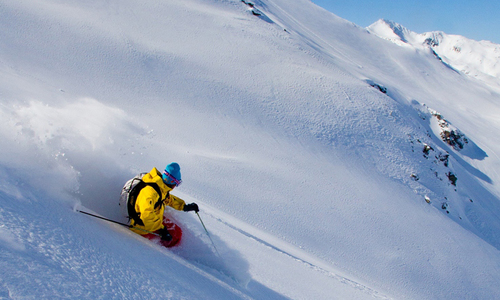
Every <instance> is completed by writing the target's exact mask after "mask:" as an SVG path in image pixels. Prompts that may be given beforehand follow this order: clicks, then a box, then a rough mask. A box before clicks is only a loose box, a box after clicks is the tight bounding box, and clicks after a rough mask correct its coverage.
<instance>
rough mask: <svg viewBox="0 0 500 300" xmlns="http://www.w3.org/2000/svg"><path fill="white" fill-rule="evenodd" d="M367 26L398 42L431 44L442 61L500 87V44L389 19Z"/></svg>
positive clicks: (420, 47)
mask: <svg viewBox="0 0 500 300" xmlns="http://www.w3.org/2000/svg"><path fill="white" fill-rule="evenodd" d="M367 30H368V31H369V32H371V33H373V34H375V35H377V36H379V37H381V38H383V39H386V40H389V41H391V42H393V43H395V44H397V45H399V46H404V47H412V48H415V49H426V48H431V49H432V51H431V53H432V54H434V55H435V56H436V57H437V58H438V59H440V60H441V61H442V62H443V63H445V64H447V65H448V66H450V67H452V68H453V69H455V70H457V71H459V72H462V73H464V74H467V75H469V76H472V77H476V78H478V79H481V80H483V81H485V82H486V83H487V84H489V85H493V86H495V87H496V88H498V87H500V55H499V53H500V45H498V44H494V43H491V42H487V41H475V40H471V39H468V38H466V37H463V36H461V35H452V34H447V33H444V32H442V31H431V32H426V33H421V34H419V33H415V32H413V31H411V30H409V29H407V28H406V27H404V26H402V25H401V24H398V23H396V22H393V21H390V20H384V19H380V20H378V21H376V22H375V23H373V24H372V25H370V26H368V27H367Z"/></svg>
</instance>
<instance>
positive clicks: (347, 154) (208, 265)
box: [0, 0, 500, 299]
mask: <svg viewBox="0 0 500 300" xmlns="http://www.w3.org/2000/svg"><path fill="white" fill-rule="evenodd" d="M0 14H1V17H0V28H1V30H0V77H1V80H0V97H1V106H0V116H1V119H2V120H3V122H2V123H1V125H0V136H1V139H0V146H1V147H0V149H1V152H0V154H1V155H0V177H1V181H0V203H1V204H0V210H1V213H0V226H1V227H0V239H1V240H2V243H1V247H2V251H1V252H0V257H1V258H0V263H1V264H2V269H3V270H4V272H3V275H1V276H0V296H1V297H4V298H12V299H19V298H36V299H48V298H50V299H54V298H78V299H81V298H85V299H95V298H101V299H110V298H111V299H113V298H116V299H123V298H127V299H146V298H158V299H165V298H166V299H374V298H375V299H380V298H381V299H444V298H450V299H451V298H454V299H495V297H496V296H497V295H498V294H499V292H500V291H499V290H500V288H499V287H498V282H500V266H499V264H500V253H499V249H500V244H499V242H498V241H499V238H498V237H499V233H500V220H499V208H500V204H499V201H498V200H499V197H500V189H499V187H498V182H499V180H500V178H499V174H498V173H497V171H496V170H498V167H499V163H500V159H499V157H498V154H497V153H500V148H499V146H500V141H499V140H498V137H497V136H496V135H495V133H496V132H497V131H498V127H499V126H500V124H499V123H498V115H500V114H499V104H498V101H497V100H498V97H499V94H498V90H496V88H495V87H494V86H492V85H491V84H490V83H488V82H485V81H481V80H482V79H481V78H479V77H478V78H471V77H470V76H465V75H463V74H462V73H460V72H456V70H454V69H453V68H450V63H446V64H444V63H443V60H439V59H437V58H436V56H435V55H434V54H433V53H432V51H430V50H429V49H427V48H423V49H420V48H410V47H399V46H397V45H394V44H393V43H391V42H389V41H386V40H384V39H380V38H379V37H378V36H376V35H374V34H370V33H369V31H367V30H366V29H363V28H360V27H358V26H356V25H354V24H352V23H350V22H348V21H345V20H342V19H340V18H338V17H336V16H334V15H333V14H331V13H328V12H326V11H325V10H323V9H321V8H319V7H317V6H315V5H314V4H312V3H311V2H310V1H306V0H294V1H284V0H261V1H255V2H249V1H238V0H224V1H215V0H184V1H177V2H171V1H168V2H158V1H145V2H144V1H142V2H137V1H129V0H121V1H116V0H110V1H106V2H102V1H94V0H90V1H85V2H84V3H82V2H81V1H75V0H69V1H58V0H42V1H36V2H33V1H26V0H17V1H9V0H6V1H1V2H0ZM445 62H446V61H445ZM473 67H476V66H473ZM490 75H491V74H490ZM495 76H497V75H495ZM496 78H498V77H496ZM444 132H449V133H450V132H453V134H454V135H453V137H454V136H458V137H459V138H457V139H456V140H455V139H453V141H455V142H457V141H463V147H462V149H461V148H460V147H458V146H457V144H456V143H455V144H450V143H448V142H447V141H446V140H443V139H442V137H441V135H442V134H444V135H445V136H446V134H445V133H444ZM455 134H456V135H455ZM448 141H450V139H448ZM465 141H467V142H465ZM431 148H432V150H431ZM424 150H426V152H424ZM171 161H177V162H179V163H180V165H181V168H182V174H183V180H184V183H183V185H182V186H181V187H180V188H179V189H178V190H175V194H176V195H178V196H180V197H183V198H184V199H186V201H188V202H197V203H198V204H199V205H200V208H201V211H200V216H201V217H202V218H203V220H204V222H205V223H206V225H207V228H208V229H209V230H210V233H211V235H212V237H213V239H214V242H215V245H216V247H217V249H218V251H219V252H220V253H221V256H222V258H221V257H219V256H218V255H217V253H216V251H215V250H214V249H213V247H212V244H211V242H210V240H208V238H207V236H206V235H205V232H204V230H203V228H202V227H201V225H200V222H199V220H198V219H197V217H196V216H194V215H193V214H188V213H183V212H170V214H171V216H172V217H174V218H175V219H176V220H177V221H178V222H179V223H180V224H181V225H182V227H183V228H184V232H185V236H184V240H183V244H182V245H181V246H180V247H178V248H177V249H171V250H166V249H162V248H160V247H157V246H156V245H154V244H152V243H149V242H147V241H144V240H143V239H142V238H141V237H139V236H137V235H134V234H133V233H131V232H129V231H128V230H126V229H125V228H122V227H121V226H119V225H115V224H110V223H107V222H104V221H100V220H97V219H93V218H90V217H88V216H85V215H83V214H79V213H77V212H76V210H75V209H77V208H78V209H86V210H89V211H94V212H96V213H98V214H100V215H103V216H106V217H108V218H112V219H114V220H118V221H120V220H121V217H120V214H119V210H118V208H117V200H118V195H119V191H120V189H121V187H122V185H123V183H124V182H125V181H126V180H127V179H128V178H130V177H132V176H133V175H135V174H136V173H138V172H140V171H149V170H150V169H151V168H152V167H157V168H160V169H161V168H163V167H164V166H165V165H166V164H168V163H170V162H171ZM450 174H453V175H454V176H455V177H456V178H458V179H457V180H456V182H454V183H453V181H452V180H451V179H450V178H453V177H451V176H450ZM454 184H455V185H454ZM426 200H427V201H426ZM121 221H123V220H121Z"/></svg>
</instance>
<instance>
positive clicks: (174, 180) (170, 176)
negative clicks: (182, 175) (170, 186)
mask: <svg viewBox="0 0 500 300" xmlns="http://www.w3.org/2000/svg"><path fill="white" fill-rule="evenodd" d="M163 175H165V176H167V177H168V179H170V180H171V181H172V182H173V183H174V184H175V186H179V185H181V183H182V180H177V178H175V177H174V176H172V175H170V173H168V172H167V171H163Z"/></svg>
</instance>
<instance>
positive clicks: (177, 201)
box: [167, 194, 186, 210]
mask: <svg viewBox="0 0 500 300" xmlns="http://www.w3.org/2000/svg"><path fill="white" fill-rule="evenodd" d="M185 204H186V202H184V200H182V199H181V198H179V197H177V196H174V195H172V194H170V196H169V197H168V198H167V205H168V206H171V207H173V208H175V209H177V210H183V209H184V205H185Z"/></svg>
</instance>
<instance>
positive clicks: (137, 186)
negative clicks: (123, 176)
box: [119, 173, 162, 226]
mask: <svg viewBox="0 0 500 300" xmlns="http://www.w3.org/2000/svg"><path fill="white" fill-rule="evenodd" d="M146 174H147V173H141V174H138V175H136V176H135V177H134V178H131V179H130V180H129V181H127V182H126V183H125V185H124V186H123V188H122V192H121V195H120V203H119V205H120V208H121V211H122V214H123V215H124V216H125V217H126V218H128V220H129V221H130V220H134V222H135V224H137V225H142V226H144V222H142V220H141V216H140V215H139V213H137V212H136V211H135V202H136V201H137V196H138V195H139V192H140V191H141V190H142V189H143V188H145V187H146V186H150V187H152V188H154V189H155V191H156V193H158V195H159V196H160V197H159V198H158V202H157V203H155V208H157V207H158V206H159V205H161V203H162V194H161V190H160V187H159V186H158V185H157V184H156V183H153V182H144V181H143V180H142V177H143V176H144V175H146Z"/></svg>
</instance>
